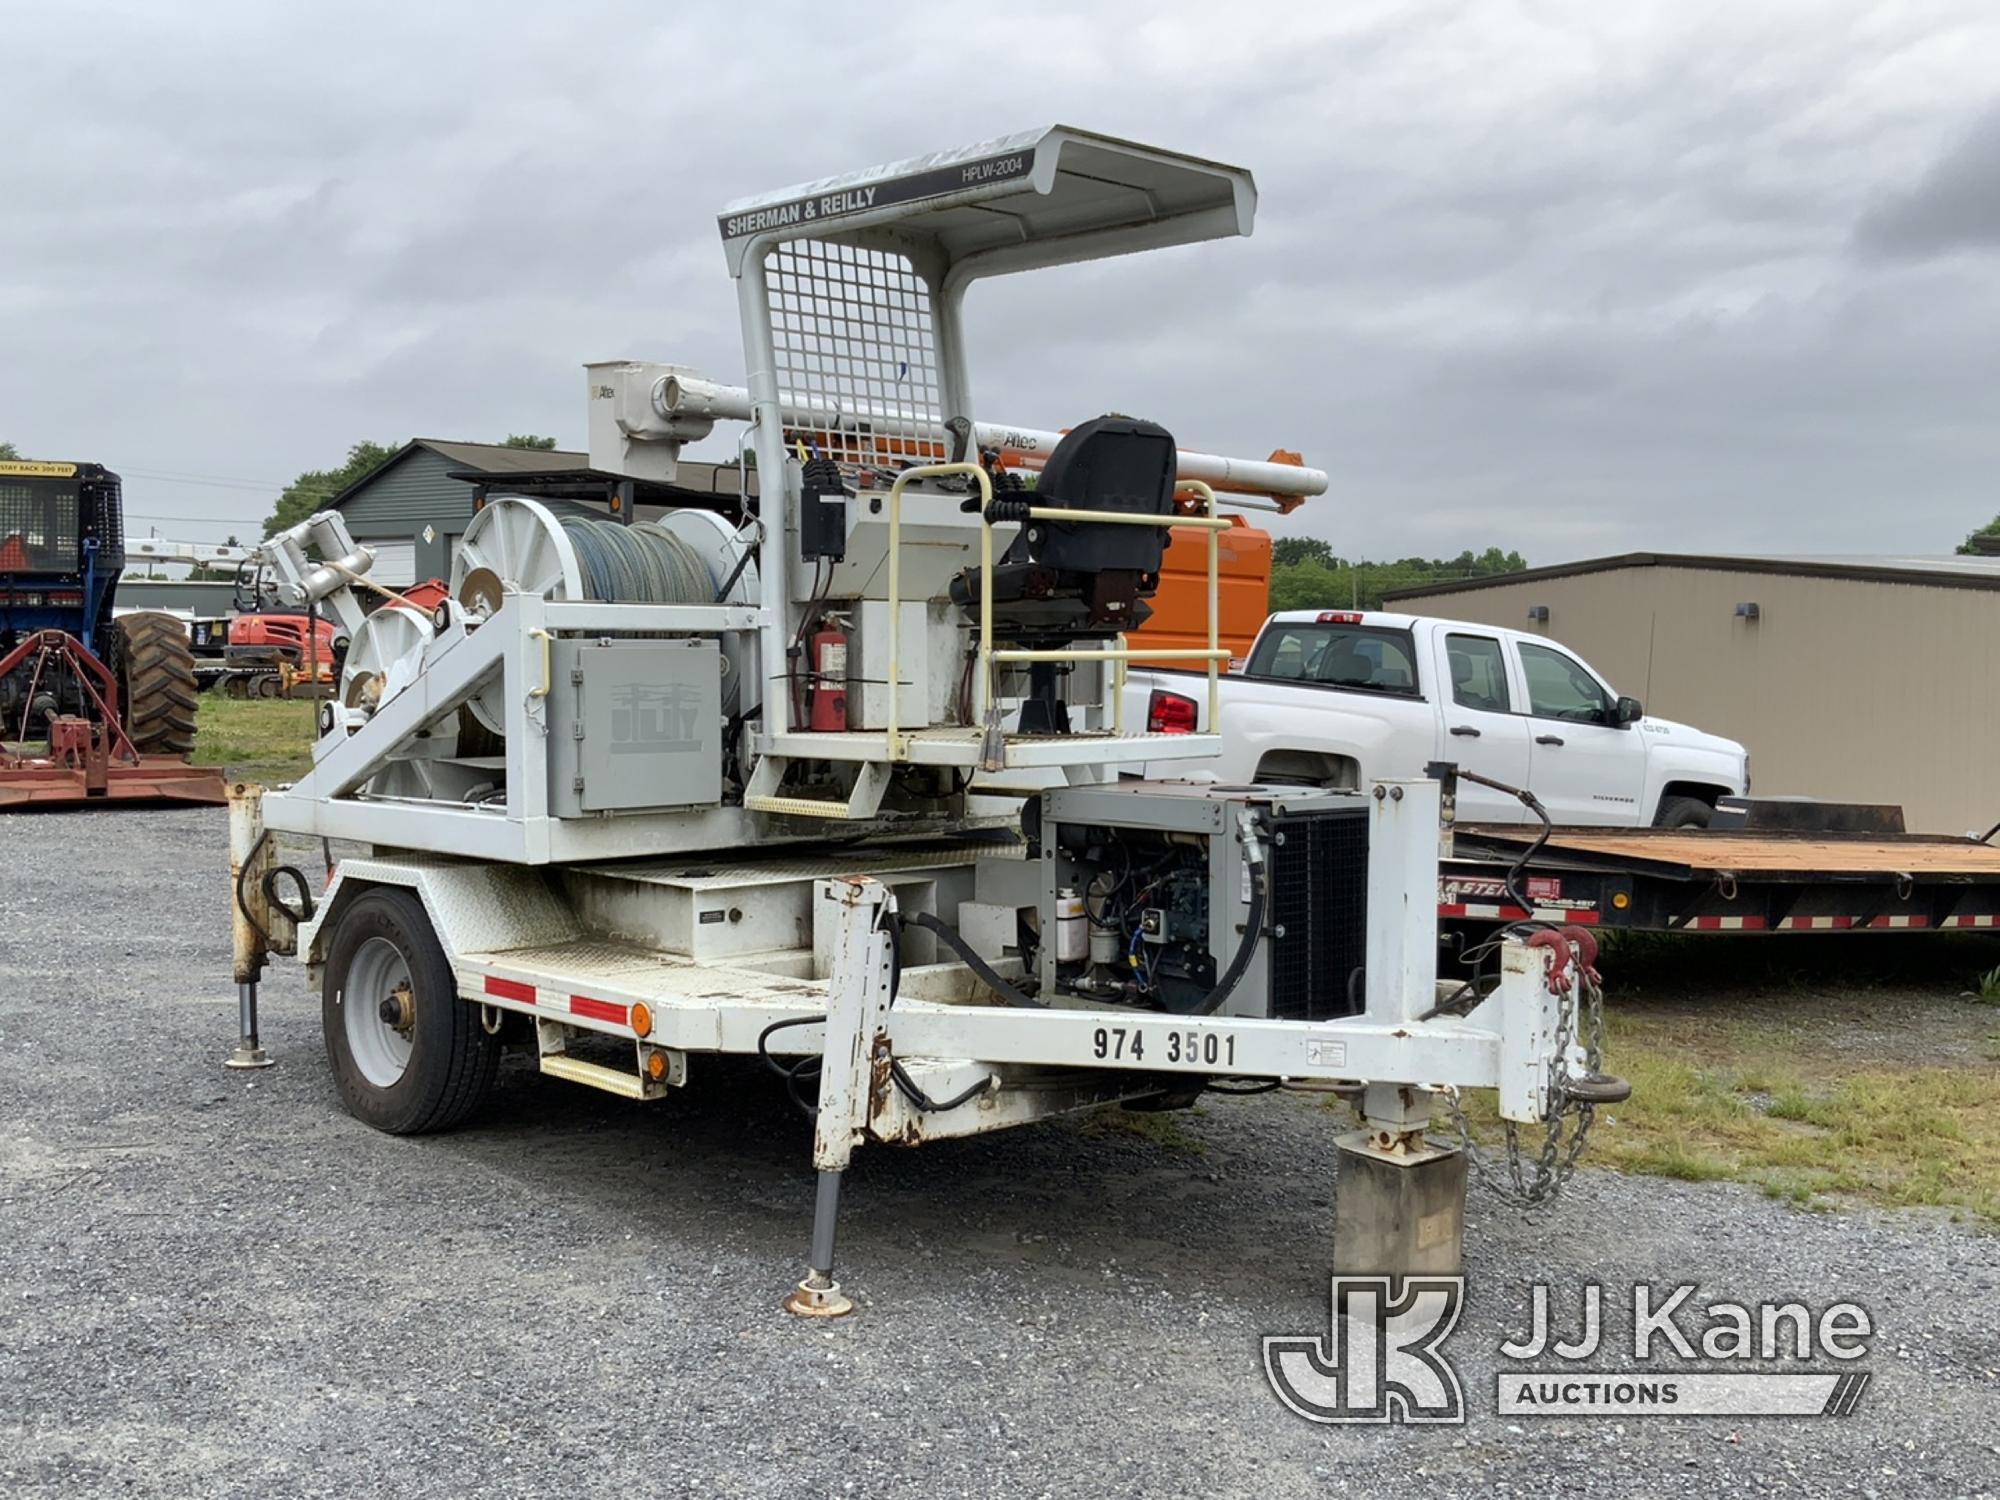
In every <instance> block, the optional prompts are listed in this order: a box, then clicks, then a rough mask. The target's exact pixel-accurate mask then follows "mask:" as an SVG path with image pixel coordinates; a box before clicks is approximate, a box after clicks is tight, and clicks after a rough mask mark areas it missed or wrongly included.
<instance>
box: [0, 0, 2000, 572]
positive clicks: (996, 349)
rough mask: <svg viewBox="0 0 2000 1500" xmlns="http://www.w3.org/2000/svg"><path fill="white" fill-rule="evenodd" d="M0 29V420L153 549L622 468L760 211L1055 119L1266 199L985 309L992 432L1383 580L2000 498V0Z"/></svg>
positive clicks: (1941, 525)
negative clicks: (610, 386) (647, 394)
mask: <svg viewBox="0 0 2000 1500" xmlns="http://www.w3.org/2000/svg"><path fill="white" fill-rule="evenodd" d="M1084 9H1087V10H1088V11H1089V12H1090V15H1091V16H1092V17H1093V18H1092V19H1079V18H1078V16H1077V15H1076V14H1075V12H1076V11H1078V10H1084ZM0 48H4V50H5V52H6V53H7V55H8V56H9V57H10V58H11V59H12V65H11V66H10V67H9V69H8V76H7V82H6V99H5V111H4V112H5V116H6V121H7V123H6V126H5V128H4V131H0V225H4V233H0V328H4V330H5V336H4V338H0V438H4V439H9V440H11V441H13V442H14V443H16V444H17V445H18V446H19V447H20V448H21V449H22V450H23V452H25V453H29V454H31V455H36V456H58V457H65V458H88V459H95V460H99V461H102V462H105V463H108V464H110V465H112V466H113V467H115V468H117V469H119V470H120V471H122V472H123V473H124V474H125V475H126V476H127V495H128V501H127V504H128V509H129V511H130V512H131V513H132V516H133V524H134V527H135V529H142V528H146V527H154V528H157V529H158V530H159V531H160V532H161V533H162V534H164V535H170V536H179V537H187V538H194V539H219V538H220V537H222V536H223V535H224V534H225V533H227V532H230V531H236V532H240V533H245V534H254V532H255V529H256V521H257V519H258V518H260V517H261V516H262V515H263V514H264V512H265V511H266V510H267V509H268V506H269V502H270V499H271V497H272V495H273V494H274V493H275V491H276V489H277V488H278V487H280V486H281V485H282V484H283V483H284V482H285V481H286V480H288V479H289V478H290V477H291V476H293V475H294V474H296V473H297V472H299V471H300V470H302V469H306V468H319V467H324V466H329V465H333V464H336V463H338V462H339V461H340V460H341V459H342V457H343V456H344V454H345V451H346V449H347V447H348V445H349V444H351V443H353V442H355V441H356V440H358V439H361V438H372V439H376V440H379V441H384V442H390V441H400V440H402V439H403V438H406V437H409V436H413V435H423V436H432V437H456V438H475V439H476V438H497V437H499V436H502V435H504V434H506V433H508V432H510V431H536V432H544V433H551V434H554V435H556V436H557V437H559V438H561V439H562V440H563V442H564V444H565V445H566V446H581V445H582V438H583V378H582V373H581V369H580V366H581V364H582V362H583V361H585V360H587V359H602V358H613V357H633V358H645V359H662V360H672V361H677V362H680V363H685V364H691V365H695V366H697V367H699V368H702V369H704V370H707V371H708V372H710V373H711V374H713V375H715V376H717V377H718V378H721V379H725V380H728V381H731V382H736V381H740V380H741V378H742V371H741V365H742V359H741V354H740V352H739V346H738V343H737V337H736V331H735V313H734V306H733V302H732V287H731V283H730V282H729V280H728V277H727V275H726V272H725V270H724V265H723V258H722V251H721V247H720V244H719V242H718V241H717V238H716V231H715V217H714V215H715V211H716V209H718V208H719V207H720V206H721V204H722V203H723V202H724V201H725V200H727V199H729V198H732V197H735V196H738V195H741V194H745V193H752V192H757V191H761V190H764V189H768V188H777V187H782V186H784V185H786V184H788V183H793V182H798V181H803V180H807V179H810V178H814V177H818V176H822V175H826V174H830V173H835V172H840V171H845V170H850V169H854V168H859V167H862V166H867V165H871V164H873V163H876V162H880V161H888V160H894V159H897V158H900V157H904V156H910V155H914V154H917V153H919V152H923V151H927V150H932V149H938V148H942V147H947V146H954V145H958V144H962V143H964V142H968V141H973V140H979V139H982V138H985V137H989V136H993V135H998V134H1003V133H1005V132H1008V131H1011V130H1017V129H1025V128H1029V127H1032V126H1035V125H1039V124H1045V123H1050V122H1054V121H1062V122H1065V123H1069V124H1075V125H1079V126H1084V127H1086V128H1092V129H1098V130H1103V131H1106V132H1109V133H1113V134H1120V135H1125V136H1129V137H1133V138H1136V139H1139V140H1143V141H1147V142H1149V143H1154V144H1158V145H1162V146H1169V147H1174V148H1178V149H1183V150H1188V151H1192V152H1195V153H1198V154H1203V155H1207V156H1211V157H1215V158H1219V159H1221V160H1225V161H1231V162H1236V163H1240V164H1242V165H1245V166H1248V167H1250V168H1252V169H1253V170H1254V171H1255V173H1256V175H1257V181H1258V187H1259V193H1260V203H1259V209H1258V218H1257V231H1256V234H1255V236H1254V237H1253V238H1252V239H1250V240H1248V241H1240V240H1239V241H1223V242H1217V243H1211V244H1208V245H1203V246H1196V247H1192V248H1188V249H1184V250H1178V251H1173V252H1168V253H1163V254H1155V255H1151V256H1146V257H1141V258H1139V259H1137V260H1132V261H1119V262H1109V263H1102V264H1099V265H1096V266H1092V267H1079V268H1068V269H1065V270H1062V271H1057V272H1049V273H1042V274H1039V275H1037V276H1035V277H1033V278H1032V279H1031V280H1029V281H1026V282H1018V283H1008V282H992V283H987V284H985V285H984V286H983V287H981V288H980V289H978V290H975V292H974V293H973V298H972V303H971V311H972V314H973V320H974V331H975V334H976V337H977V343H976V346H975V349H974V355H973V358H974V381H975V387H976V391H977V394H978V397H979V405H980V408H981V414H982V415H984V416H987V417H991V418H995V419H1000V420H1006V421H1013V422H1020V423H1027V424H1032V425H1037V426H1047V427H1055V426H1062V425H1067V424H1070V423H1073V422H1075V421H1078V420H1081V419H1082V418H1084V417H1086V416H1089V415H1092V414H1095V413H1096V412H1099V411H1102V410H1107V409H1114V408H1115V409H1118V410H1122V411H1130V412H1137V413H1143V414H1146V415H1149V416H1152V417H1154V418H1156V419H1157V420H1160V421H1162V422H1164V423H1166V424H1167V425H1168V426H1169V427H1171V428H1173V429H1174V431H1175V432H1176V434H1177V435H1179V436H1180V438H1181V439H1182V441H1183V443H1185V444H1187V445H1189V446H1198V447H1203V448H1208V449H1211V450H1218V451H1223V452H1228V453H1235V454H1239V455H1246V456H1262V455H1263V454H1264V453H1266V452H1268V451H1269V450H1270V449H1271V448H1273V447H1275V446H1280V445H1283V446H1287V447H1293V448H1298V449H1301V450H1303V451H1304V453H1305V454H1306V457H1307V460H1308V461H1309V462H1311V463H1313V464H1315V465H1318V466H1320V467H1323V468H1325V469H1327V470H1329V471H1330V472H1331V474H1332V476H1333V487H1332V489H1331V490H1330V491H1329V493H1328V494H1327V495H1325V496H1324V497H1322V498H1320V499H1318V500H1316V501H1313V502H1311V503H1310V504H1309V505H1308V506H1307V508H1306V509H1305V510H1304V511H1302V512H1301V513H1300V515H1299V516H1298V517H1296V518H1294V520H1293V521H1292V522H1290V523H1286V528H1288V529H1290V530H1293V531H1298V532H1306V533H1310V534H1315V535H1320V536H1325V537H1328V538H1330V539H1331V540H1332V541H1333V542H1334V544H1335V546H1336V548H1337V549H1338V550H1340V551H1342V552H1344V553H1347V554H1350V555H1364V556H1376V557H1380V556H1395V555H1403V554H1407V553H1425V554H1435V553H1446V554H1448V553H1455V552H1457V551H1458V550H1460V549H1461V548H1463V547H1467V546H1470V547H1475V548H1479V547H1484V546H1487V545H1489V544H1499V545H1502V546H1507V547H1518V548H1519V549H1520V550H1522V551H1523V552H1525V553H1526V554H1527V555H1528V557H1529V558H1530V559H1531V560H1532V561H1535V562H1555V561H1559V560H1562V559H1566V558H1572V557H1579V556H1589V555H1592V554H1596V553H1601V552H1607V551H1617V550H1624V549H1628V548H1634V547H1655V548H1661V549H1674V550H1720V551H1774V552H1786V553H1795V552H1867V551H1899V552H1941V551H1948V550H1949V549H1950V547H1951V546H1952V545H1953V544H1954V543H1955V542H1956V541H1957V540H1958V539H1959V538H1960V537H1962V536H1963V535H1964V533H1965V532H1966V531H1967V530H1968V529H1970V528H1971V527H1972V526H1974V525H1976V524H1979V523H1982V522H1984V521H1986V520H1987V519H1989V518H1990V517H1992V516H1993V515H1994V514H1995V512H2000V482H1996V476H2000V6H1996V5H1995V4H1994V3H1993V0H1904V3H1889V4H1863V3H1849V0H1800V3H1788V0H1751V3H1745V0H1731V3H1726V4H1708V3H1703V0H1671V3H1660V4H1652V3H1645V0H1620V3H1618V4H1605V3H1601V0H1491V3H1487V0H1441V3H1429V0H1402V3H1375V0H1341V3H1339V4H1337V5H1335V4H1328V5H1304V4H1296V3H1295V4H1283V5H1273V6H1269V7H1262V6H1258V5H1254V4H1247V3H1241V0H1239V3H1236V4H1233V5H1217V4H1216V3H1214V0H1200V3H1192V4H1183V3H1179V0H1153V3H1146V4H1133V5H1123V4H1100V5H1096V6H1092V7H1077V6H1073V5H1048V6H1045V5H1040V4H1035V3H1023V0H1016V3H1013V4H1010V5H1008V6H1005V7H993V8H992V10H991V11H990V12H988V11H986V10H985V9H983V8H981V9H972V8H963V9H961V8H958V7H954V6H951V5H947V4H940V3H931V4H914V5H896V4H869V3H865V0H855V3H852V4H849V5H846V6H831V5H828V4H826V3H824V0H817V3H813V4H808V5H798V6H793V5H789V4H783V3H775V0H761V3H760V0H752V3H750V4H745V5H740V6H728V7H724V6H691V7H674V6H663V5H659V4H643V5H641V4H631V5H625V4H614V3H597V0H571V3H568V4H563V5H554V4H527V3H520V0H484V3H481V4H477V5H451V4H442V3H429V0H425V3H418V4H411V3H408V0H404V3H400V4H393V5H377V4H361V3H350V4H342V5H330V4H326V5H322V4H308V3H296V0H294V3H285V4H279V3H276V0H264V3H247V0H204V3H203V4H201V5H200V6H189V5H168V4H160V3H156V0H143V3H128V4H101V3H93V0H0ZM1281 529H1285V528H1281Z"/></svg>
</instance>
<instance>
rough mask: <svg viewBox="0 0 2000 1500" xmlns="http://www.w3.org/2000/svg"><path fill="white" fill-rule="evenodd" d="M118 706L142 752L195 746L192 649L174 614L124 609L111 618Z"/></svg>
mask: <svg viewBox="0 0 2000 1500" xmlns="http://www.w3.org/2000/svg"><path fill="white" fill-rule="evenodd" d="M112 637H113V638H112V650H111V655H112V657H113V666H114V670H115V671H116V672H117V674H118V695H119V705H118V709H119V712H120V713H121V714H123V715H124V718H125V733H126V734H127V735H129V736H130V737H131V740H132V744H133V746H134V747H135V748H136V749H137V750H138V751H139V753H140V754H141V755H189V754H192V753H193V751H194V716H195V707H196V704H197V702H198V701H199V693H200V689H199V688H198V687H197V686H196V685H195V676H194V652H193V651H192V650H190V649H189V647H188V638H187V631H186V629H185V628H184V627H183V626H182V625H181V622H180V621H179V620H176V619H175V618H174V617H173V616H172V615H159V614H136V615H125V616H123V617H122V618H120V619H118V620H116V621H114V622H113V624H112Z"/></svg>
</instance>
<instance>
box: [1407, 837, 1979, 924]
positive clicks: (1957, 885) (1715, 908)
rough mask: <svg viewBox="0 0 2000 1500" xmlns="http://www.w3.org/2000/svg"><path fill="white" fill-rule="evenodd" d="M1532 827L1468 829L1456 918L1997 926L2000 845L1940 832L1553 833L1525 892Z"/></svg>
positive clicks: (1447, 867)
mask: <svg viewBox="0 0 2000 1500" xmlns="http://www.w3.org/2000/svg"><path fill="white" fill-rule="evenodd" d="M1534 839H1535V830H1534V829H1531V828H1521V827H1513V826H1508V827H1494V826H1480V827H1466V828H1460V829H1458V830H1457V831H1456V832H1455V834H1454V857H1453V858H1452V859H1450V860H1448V861H1446V862H1445V863H1444V864H1443V865H1441V866H1440V870H1439V906H1438V915H1439V916H1440V918H1442V919H1443V920H1445V921H1447V922H1458V923H1485V924H1492V923H1495V922H1509V921H1520V920H1523V919H1524V918H1526V917H1529V916H1532V917H1533V918H1535V919H1537V920H1542V921H1557V922H1570V923H1576V924H1578V925H1582V926H1605V927H1623V928H1630V929H1633V930H1638V931H1691V932H1843V931H1891V930H1930V931H1936V930H1945V929H1962V928H2000V847H1995V846H1993V845H1990V844H1983V843H1980V842H1979V841H1978V840H1976V839H1969V838H1956V837H1952V836H1949V835H1942V834H1902V835H1896V834H1880V833H1869V834H1839V833H1778V832H1763V833H1746V832H1733V831H1717V832H1713V833H1711V832H1704V831H1700V830H1693V829H1668V828H1659V829H1649V828H1616V829H1614V828H1558V829H1556V830H1555V831H1554V832H1553V833H1552V834H1551V835H1550V837H1549V839H1548V842H1547V843H1545V844H1544V845H1543V846H1542V847H1541V848H1539V849H1537V850H1535V851H1534V854H1533V858H1532V859H1531V860H1530V862H1529V863H1528V865H1527V866H1526V867H1525V869H1523V870H1522V872H1521V874H1520V877H1519V880H1518V882H1517V886H1518V891H1519V894H1521V895H1523V896H1525V897H1526V898H1527V900H1528V901H1530V902H1531V903H1532V904H1533V910H1532V912H1529V911H1526V910H1524V909H1523V908H1522V907H1521V906H1520V905H1519V904H1518V903H1516V902H1514V901H1513V900H1511V899H1510V893H1509V891H1508V887H1507V874H1508V871H1509V870H1510V869H1511V868H1512V867H1513V865H1514V863H1515V862H1516V861H1517V860H1518V859H1520V857H1521V856H1522V854H1523V853H1524V852H1526V851H1527V850H1528V849H1529V848H1530V846H1531V845H1532V844H1533V842H1534Z"/></svg>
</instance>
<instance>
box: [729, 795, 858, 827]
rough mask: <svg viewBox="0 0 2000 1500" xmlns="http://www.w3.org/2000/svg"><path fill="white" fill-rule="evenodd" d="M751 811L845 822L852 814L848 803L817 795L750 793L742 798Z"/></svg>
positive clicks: (852, 811) (851, 808)
mask: <svg viewBox="0 0 2000 1500" xmlns="http://www.w3.org/2000/svg"><path fill="white" fill-rule="evenodd" d="M743 805H744V806H745V807H747V808H748V809H749V810H750V811H751V812H760V813H781V814H783V815H784V816H786V817H792V818H832V819H835V820H837V821H839V822H843V823H844V822H847V821H848V820H849V819H851V818H852V817H853V816H854V810H853V807H852V805H851V804H850V803H846V802H829V801H823V800H822V799H820V798H818V797H779V796H773V795H769V794H763V793H752V794H751V795H749V796H747V797H745V798H744V799H743Z"/></svg>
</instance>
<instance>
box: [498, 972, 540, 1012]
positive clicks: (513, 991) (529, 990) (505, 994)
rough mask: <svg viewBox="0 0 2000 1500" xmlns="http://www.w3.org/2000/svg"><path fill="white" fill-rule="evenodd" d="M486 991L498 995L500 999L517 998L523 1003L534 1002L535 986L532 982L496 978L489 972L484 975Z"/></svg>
mask: <svg viewBox="0 0 2000 1500" xmlns="http://www.w3.org/2000/svg"><path fill="white" fill-rule="evenodd" d="M486 993H487V994H489V995H498V996H499V997H500V998H501V999H502V1000H518V1001H520V1002H521V1003H522V1004H523V1005H533V1004H534V1003H535V987H534V986H533V985H532V984H522V983H520V982H519V981H517V980H513V979H498V978H495V977H494V976H493V975H491V974H488V975H487V976H486Z"/></svg>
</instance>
